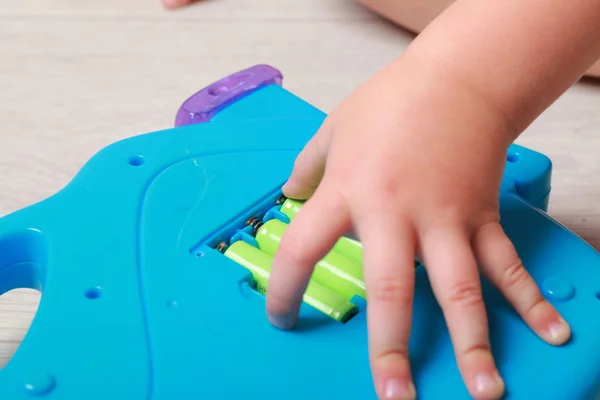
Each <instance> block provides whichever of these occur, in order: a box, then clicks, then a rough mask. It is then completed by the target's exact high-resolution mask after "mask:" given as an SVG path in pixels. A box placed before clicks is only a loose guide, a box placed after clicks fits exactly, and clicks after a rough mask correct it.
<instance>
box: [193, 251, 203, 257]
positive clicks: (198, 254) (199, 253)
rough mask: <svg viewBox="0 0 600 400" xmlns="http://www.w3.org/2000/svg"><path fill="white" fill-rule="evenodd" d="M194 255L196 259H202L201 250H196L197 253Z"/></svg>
mask: <svg viewBox="0 0 600 400" xmlns="http://www.w3.org/2000/svg"><path fill="white" fill-rule="evenodd" d="M194 255H195V256H196V257H198V258H202V257H204V252H203V251H201V250H198V251H197V252H195V253H194Z"/></svg>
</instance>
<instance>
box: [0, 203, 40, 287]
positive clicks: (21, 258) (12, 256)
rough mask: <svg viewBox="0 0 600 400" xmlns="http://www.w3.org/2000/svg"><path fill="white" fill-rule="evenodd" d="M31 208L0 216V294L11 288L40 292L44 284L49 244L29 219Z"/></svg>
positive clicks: (38, 228)
mask: <svg viewBox="0 0 600 400" xmlns="http://www.w3.org/2000/svg"><path fill="white" fill-rule="evenodd" d="M34 208H35V206H34V207H31V208H27V209H23V210H20V211H18V212H16V213H14V214H10V215H8V216H6V217H4V218H2V219H0V296H1V295H3V294H4V293H7V292H10V291H11V290H14V289H34V290H38V291H41V290H42V287H43V286H44V284H43V283H44V277H45V275H46V267H47V261H48V246H47V241H46V239H45V236H44V233H42V231H41V229H40V227H39V225H37V224H36V223H33V220H32V219H31V216H32V212H33V211H34Z"/></svg>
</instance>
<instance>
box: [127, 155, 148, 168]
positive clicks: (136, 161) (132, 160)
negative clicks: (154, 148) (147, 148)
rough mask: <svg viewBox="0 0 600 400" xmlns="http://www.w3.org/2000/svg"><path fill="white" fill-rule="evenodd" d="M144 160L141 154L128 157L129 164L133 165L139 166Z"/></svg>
mask: <svg viewBox="0 0 600 400" xmlns="http://www.w3.org/2000/svg"><path fill="white" fill-rule="evenodd" d="M144 161H145V160H144V157H143V156H133V157H131V158H130V159H129V165H131V166H133V167H139V166H140V165H142V164H143V163H144Z"/></svg>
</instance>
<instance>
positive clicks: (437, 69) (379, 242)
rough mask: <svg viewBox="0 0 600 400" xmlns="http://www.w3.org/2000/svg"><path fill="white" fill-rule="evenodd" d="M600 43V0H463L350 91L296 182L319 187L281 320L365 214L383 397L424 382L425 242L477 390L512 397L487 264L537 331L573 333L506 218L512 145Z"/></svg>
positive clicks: (276, 272) (292, 312) (279, 303)
mask: <svg viewBox="0 0 600 400" xmlns="http://www.w3.org/2000/svg"><path fill="white" fill-rule="evenodd" d="M598 57H600V2H599V1H598V0H571V1H565V0H497V1H481V0H458V1H457V2H456V3H455V4H453V5H452V6H451V7H450V8H449V9H448V10H447V11H446V12H444V13H443V14H442V15H441V16H440V17H439V18H438V19H437V20H435V21H434V22H433V23H432V24H431V25H430V26H429V27H428V28H427V29H426V30H425V31H424V32H423V33H422V34H421V35H420V36H419V37H418V38H417V39H416V40H415V41H414V43H413V44H412V45H411V46H410V48H409V49H408V50H407V51H406V53H405V54H403V55H402V57H400V58H399V59H398V60H397V61H395V62H393V63H392V64H391V65H389V66H387V67H386V68H385V69H383V70H382V71H381V72H379V73H378V74H376V75H375V76H374V77H373V78H371V79H370V80H369V81H368V82H366V83H365V84H364V85H362V86H361V87H360V88H358V89H357V90H356V91H355V92H354V93H353V94H352V95H350V96H349V97H348V98H347V99H345V100H344V101H343V103H342V104H341V105H340V106H339V107H337V108H336V109H335V110H334V111H333V112H332V113H331V114H330V115H329V117H328V118H327V119H326V121H325V123H324V124H323V126H322V127H321V129H320V130H319V132H318V133H317V134H316V135H315V137H314V138H313V139H312V140H311V141H310V142H309V143H308V144H307V146H306V148H305V149H304V151H303V152H302V153H301V154H300V155H299V157H298V159H297V160H296V164H295V167H294V171H293V173H292V176H291V177H290V179H289V181H288V182H287V184H286V185H285V187H284V192H285V194H287V195H288V196H289V197H295V198H309V197H310V199H309V200H308V201H307V202H306V204H305V206H304V207H303V209H302V210H301V212H300V213H299V214H298V215H297V216H296V217H295V219H294V220H293V222H292V223H291V225H290V227H289V228H288V230H287V231H286V235H285V237H284V238H283V242H282V244H281V247H280V249H279V251H278V253H277V256H276V258H275V262H274V266H273V275H272V278H271V281H270V284H269V293H268V296H267V309H268V310H267V311H268V314H269V317H270V320H271V321H272V322H273V323H274V324H275V325H276V326H279V327H281V328H284V329H287V328H291V327H292V326H293V325H294V323H295V320H296V317H297V312H298V308H299V305H300V302H301V299H302V293H303V291H304V289H305V287H306V284H307V281H308V279H309V278H310V275H311V272H312V269H313V266H314V264H315V263H316V262H317V261H318V260H319V259H320V258H322V257H323V256H324V255H325V254H326V252H327V251H328V250H329V249H330V248H331V246H332V245H333V244H334V243H335V242H336V240H337V239H338V237H339V236H340V235H341V234H343V233H345V232H346V231H347V230H349V229H351V228H353V229H355V230H356V232H357V233H358V235H359V237H360V239H361V240H362V242H363V245H364V251H365V253H364V254H365V255H364V257H365V280H366V286H367V300H368V303H369V306H368V324H369V349H370V350H369V351H370V358H371V366H372V369H373V375H374V381H375V387H376V390H377V392H378V393H379V395H380V397H381V398H382V399H404V398H413V397H414V387H413V384H412V378H411V372H410V366H409V359H408V354H407V351H408V342H409V336H410V323H411V318H412V315H411V312H412V300H413V290H414V267H413V259H414V257H415V256H417V257H419V258H420V259H421V260H423V261H424V264H425V265H426V267H427V270H428V274H429V278H430V281H431V284H432V287H433V289H434V292H435V294H436V297H437V299H438V301H439V303H440V305H441V307H442V309H443V311H444V315H445V318H446V321H447V324H448V327H449V330H450V334H451V337H452V341H453V345H454V348H455V352H456V355H457V361H458V364H459V368H460V370H461V373H462V375H463V378H464V380H465V383H466V384H467V386H468V388H469V391H470V393H471V394H472V395H473V397H474V398H476V399H489V398H498V397H500V396H501V394H502V393H503V391H504V384H503V382H502V379H501V378H500V377H499V375H498V373H497V369H496V366H495V363H494V360H493V357H492V354H491V352H490V347H489V346H490V345H489V339H488V321H487V316H486V313H485V308H484V304H483V300H482V294H481V287H480V284H479V274H478V272H479V271H478V268H477V267H478V265H479V266H481V272H482V273H483V274H484V275H485V276H486V277H487V278H488V280H489V281H490V282H492V283H493V284H494V285H496V286H497V287H498V288H499V290H500V291H501V292H502V293H503V294H504V295H505V296H506V298H507V299H508V300H509V301H510V303H511V304H512V305H513V306H514V308H515V309H516V311H517V312H518V313H519V314H520V315H521V316H522V318H523V319H524V321H525V322H526V323H527V324H528V325H529V326H530V327H531V328H532V329H533V330H534V331H535V332H536V333H537V334H538V335H539V336H540V337H541V338H543V339H544V340H546V341H547V342H549V343H552V344H556V345H559V344H562V343H564V342H565V341H566V340H567V339H568V338H569V336H570V329H569V326H568V325H567V324H566V323H565V322H564V320H562V318H561V317H560V315H558V313H557V312H556V310H555V309H554V308H553V307H552V306H551V305H550V303H548V302H547V301H546V300H545V299H544V298H543V296H542V295H541V293H540V291H539V289H538V288H537V286H536V284H535V282H534V281H533V280H532V278H531V276H530V275H529V274H528V273H527V271H526V270H525V269H524V268H523V265H522V264H521V261H520V260H519V257H518V254H517V253H516V251H515V249H514V247H513V245H512V243H511V242H510V240H509V239H508V238H507V237H506V235H505V234H504V232H503V230H502V227H501V225H500V224H499V218H500V217H499V212H498V190H499V185H500V181H501V179H502V175H503V170H504V165H505V157H506V150H507V147H508V146H509V145H510V143H511V142H512V141H513V140H514V139H515V138H516V137H517V136H518V135H519V134H520V133H521V132H522V131H523V130H524V129H525V128H526V127H527V126H528V125H529V124H530V123H531V121H532V120H534V119H535V118H536V117H537V116H538V115H539V114H540V113H541V112H542V111H543V110H544V109H545V108H546V107H548V106H549V105H550V104H551V103H552V102H553V101H555V100H556V99H557V97H559V96H560V95H561V94H562V93H563V92H564V91H565V90H566V89H568V88H569V86H570V85H571V84H573V83H574V82H575V81H576V80H577V79H578V78H579V77H580V76H581V75H582V74H583V73H584V72H585V70H586V69H587V68H588V67H589V66H590V65H591V64H592V63H593V62H594V61H595V60H596V59H597V58H598ZM465 149H469V151H468V154H465ZM282 397H285V394H282Z"/></svg>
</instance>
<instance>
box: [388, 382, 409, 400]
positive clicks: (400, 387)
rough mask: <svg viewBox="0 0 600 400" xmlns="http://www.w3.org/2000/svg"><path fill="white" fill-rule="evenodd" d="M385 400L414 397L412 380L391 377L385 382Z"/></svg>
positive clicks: (403, 399) (404, 399)
mask: <svg viewBox="0 0 600 400" xmlns="http://www.w3.org/2000/svg"><path fill="white" fill-rule="evenodd" d="M384 396H385V397H384V398H385V400H409V399H414V398H415V397H416V391H415V386H414V385H413V384H412V382H408V383H406V382H403V381H401V380H400V379H396V378H392V379H390V380H388V381H387V382H386V384H385V393H384Z"/></svg>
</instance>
